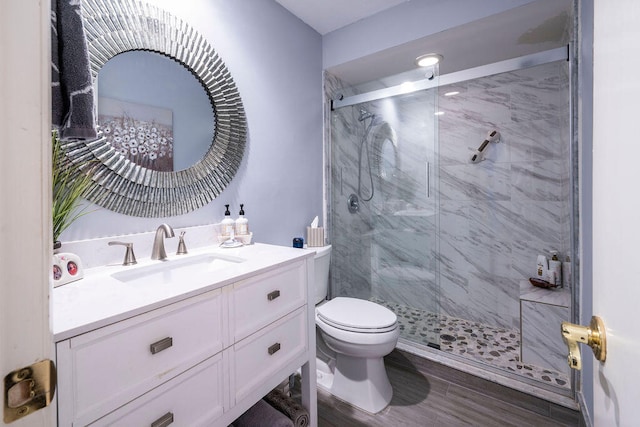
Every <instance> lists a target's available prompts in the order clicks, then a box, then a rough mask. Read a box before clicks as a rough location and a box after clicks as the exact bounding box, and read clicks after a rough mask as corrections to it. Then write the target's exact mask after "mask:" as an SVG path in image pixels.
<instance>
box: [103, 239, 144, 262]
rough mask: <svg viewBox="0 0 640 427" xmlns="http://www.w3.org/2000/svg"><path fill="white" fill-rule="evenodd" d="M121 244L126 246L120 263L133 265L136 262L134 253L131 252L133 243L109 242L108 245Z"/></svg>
mask: <svg viewBox="0 0 640 427" xmlns="http://www.w3.org/2000/svg"><path fill="white" fill-rule="evenodd" d="M113 245H122V246H126V247H127V252H126V253H125V254H124V261H123V262H122V265H134V264H137V263H138V261H136V255H135V254H134V253H133V243H128V242H109V246H113Z"/></svg>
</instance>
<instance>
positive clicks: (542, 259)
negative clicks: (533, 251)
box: [536, 255, 549, 280]
mask: <svg viewBox="0 0 640 427" xmlns="http://www.w3.org/2000/svg"><path fill="white" fill-rule="evenodd" d="M548 270H549V264H548V263H547V257H546V256H544V255H538V268H537V270H536V277H537V278H538V279H542V280H546V276H547V271H548Z"/></svg>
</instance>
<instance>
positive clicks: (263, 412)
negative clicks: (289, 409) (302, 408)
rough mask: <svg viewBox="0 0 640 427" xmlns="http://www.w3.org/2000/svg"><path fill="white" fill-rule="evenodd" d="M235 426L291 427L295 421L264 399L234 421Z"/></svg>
mask: <svg viewBox="0 0 640 427" xmlns="http://www.w3.org/2000/svg"><path fill="white" fill-rule="evenodd" d="M232 425H233V427H291V426H293V421H291V419H289V417H287V416H286V415H285V414H283V413H282V412H280V411H278V410H277V409H276V408H274V407H273V406H271V405H269V404H268V403H267V402H265V401H264V400H263V399H260V400H258V403H256V404H255V405H253V406H252V407H251V408H249V410H247V412H245V413H244V414H242V415H240V416H239V417H238V419H237V420H235V421H234V422H233V424H232Z"/></svg>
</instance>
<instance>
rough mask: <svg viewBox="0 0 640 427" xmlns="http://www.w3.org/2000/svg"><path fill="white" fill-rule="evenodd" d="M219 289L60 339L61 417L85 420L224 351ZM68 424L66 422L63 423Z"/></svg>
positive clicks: (81, 421)
mask: <svg viewBox="0 0 640 427" xmlns="http://www.w3.org/2000/svg"><path fill="white" fill-rule="evenodd" d="M222 295H223V294H222V292H221V291H220V290H216V291H213V292H209V293H207V294H203V295H201V296H198V297H194V298H190V299H189V300H186V301H182V302H178V303H175V304H172V305H171V306H169V307H165V308H161V309H157V310H153V311H151V312H149V313H146V314H143V315H140V316H136V317H134V318H131V319H128V320H125V321H122V322H118V323H116V324H113V325H111V326H108V327H105V328H101V329H98V330H96V331H93V332H90V333H86V334H83V335H80V336H78V337H75V338H71V339H70V340H67V341H63V342H61V343H59V344H58V347H57V349H58V360H59V361H61V360H64V361H65V362H64V363H62V364H59V369H58V370H59V375H58V377H59V378H60V381H59V383H60V389H61V390H65V391H66V392H67V393H68V395H69V396H70V397H71V402H67V403H66V404H65V405H62V407H61V409H60V415H61V420H67V419H72V420H74V424H75V423H78V425H86V424H88V423H89V422H91V421H93V420H95V419H97V418H99V417H101V416H103V415H104V414H106V413H108V412H110V411H112V410H114V409H116V408H118V407H119V406H122V405H123V404H125V403H127V402H129V401H132V400H133V399H135V398H136V397H137V396H139V395H141V394H143V393H145V392H147V391H148V390H149V389H151V388H153V387H156V386H158V385H159V384H161V383H163V382H166V381H168V380H169V379H171V378H173V377H175V376H176V375H178V374H180V373H181V372H183V371H186V370H187V369H188V368H190V367H191V366H193V365H195V364H197V363H199V362H201V361H203V360H205V359H207V358H209V357H211V356H212V355H214V354H216V353H218V352H220V351H221V350H222V329H223V316H222V313H223V310H222ZM63 425H64V424H63Z"/></svg>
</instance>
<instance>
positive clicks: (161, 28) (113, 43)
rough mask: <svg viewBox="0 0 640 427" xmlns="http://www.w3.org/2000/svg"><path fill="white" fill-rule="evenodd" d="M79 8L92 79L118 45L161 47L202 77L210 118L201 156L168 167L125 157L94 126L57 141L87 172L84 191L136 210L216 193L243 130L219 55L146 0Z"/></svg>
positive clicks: (91, 0)
mask: <svg viewBox="0 0 640 427" xmlns="http://www.w3.org/2000/svg"><path fill="white" fill-rule="evenodd" d="M82 15H83V16H82V17H83V21H84V27H85V33H86V37H87V44H88V50H89V62H90V66H91V74H92V78H93V80H94V82H95V79H96V78H97V76H98V72H99V71H100V69H101V68H102V66H103V65H104V64H105V63H106V62H107V61H108V60H109V59H111V58H112V57H114V56H116V55H118V54H120V53H123V52H127V51H132V50H141V51H152V52H156V53H160V54H162V55H165V56H167V57H169V58H171V59H173V60H174V61H176V62H178V63H179V64H181V65H183V66H184V67H186V68H187V69H188V70H189V71H190V72H191V73H192V74H193V75H194V77H195V78H196V79H197V80H198V81H199V82H200V83H201V85H202V86H203V88H204V90H205V91H206V93H207V96H208V97H209V100H210V102H211V105H212V107H213V115H214V118H213V119H214V122H215V128H214V136H213V139H212V142H211V145H210V147H209V149H208V151H207V153H206V154H205V155H204V157H203V158H202V159H201V160H200V161H198V162H197V163H196V164H194V165H193V166H191V167H189V168H187V169H185V170H181V171H174V172H160V171H154V170H151V169H148V168H145V167H142V166H139V165H137V164H135V163H133V162H131V161H129V160H127V159H126V158H125V157H124V156H123V155H122V154H120V153H119V152H117V151H116V150H115V149H114V148H113V147H111V145H110V144H109V143H108V142H107V141H106V139H105V138H103V137H102V136H101V134H100V133H99V138H98V139H96V140H93V141H75V142H66V143H64V146H63V149H64V150H65V153H66V155H67V158H68V160H69V161H70V162H72V163H74V164H76V165H78V167H79V168H80V170H81V171H82V172H83V173H90V174H91V177H92V179H93V185H92V186H91V189H90V190H89V192H88V194H87V196H86V198H87V199H88V200H90V201H92V202H94V203H96V204H98V205H100V206H102V207H104V208H107V209H110V210H112V211H115V212H119V213H122V214H126V215H131V216H138V217H168V216H176V215H182V214H185V213H188V212H191V211H193V210H195V209H198V208H200V207H202V206H204V205H206V204H207V203H209V202H210V201H212V200H213V199H215V198H216V197H217V196H218V195H219V194H220V193H221V192H222V191H223V190H224V188H225V187H226V186H227V185H228V184H229V183H230V182H231V179H232V178H233V177H234V175H235V174H236V172H237V170H238V168H239V166H240V163H241V161H242V157H243V154H244V148H245V143H246V136H247V123H246V117H245V111H244V107H243V104H242V100H241V98H240V94H239V92H238V90H237V88H236V86H235V83H234V81H233V79H232V78H231V75H230V73H229V70H228V69H227V68H226V66H225V64H224V62H223V61H222V60H221V59H220V57H219V56H218V54H217V53H216V52H215V51H214V49H213V48H212V47H211V46H210V44H209V43H208V42H207V41H206V40H205V39H204V38H203V37H202V36H201V35H200V34H199V33H198V32H197V31H196V30H195V29H193V28H192V27H191V26H189V25H188V24H186V23H185V22H183V21H181V20H180V19H178V18H176V17H174V16H172V15H171V14H170V13H168V12H167V11H164V10H162V9H159V8H157V7H155V6H153V5H149V4H146V3H142V2H138V1H135V0H84V1H83V2H82ZM96 159H97V162H96V161H95V160H96Z"/></svg>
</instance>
